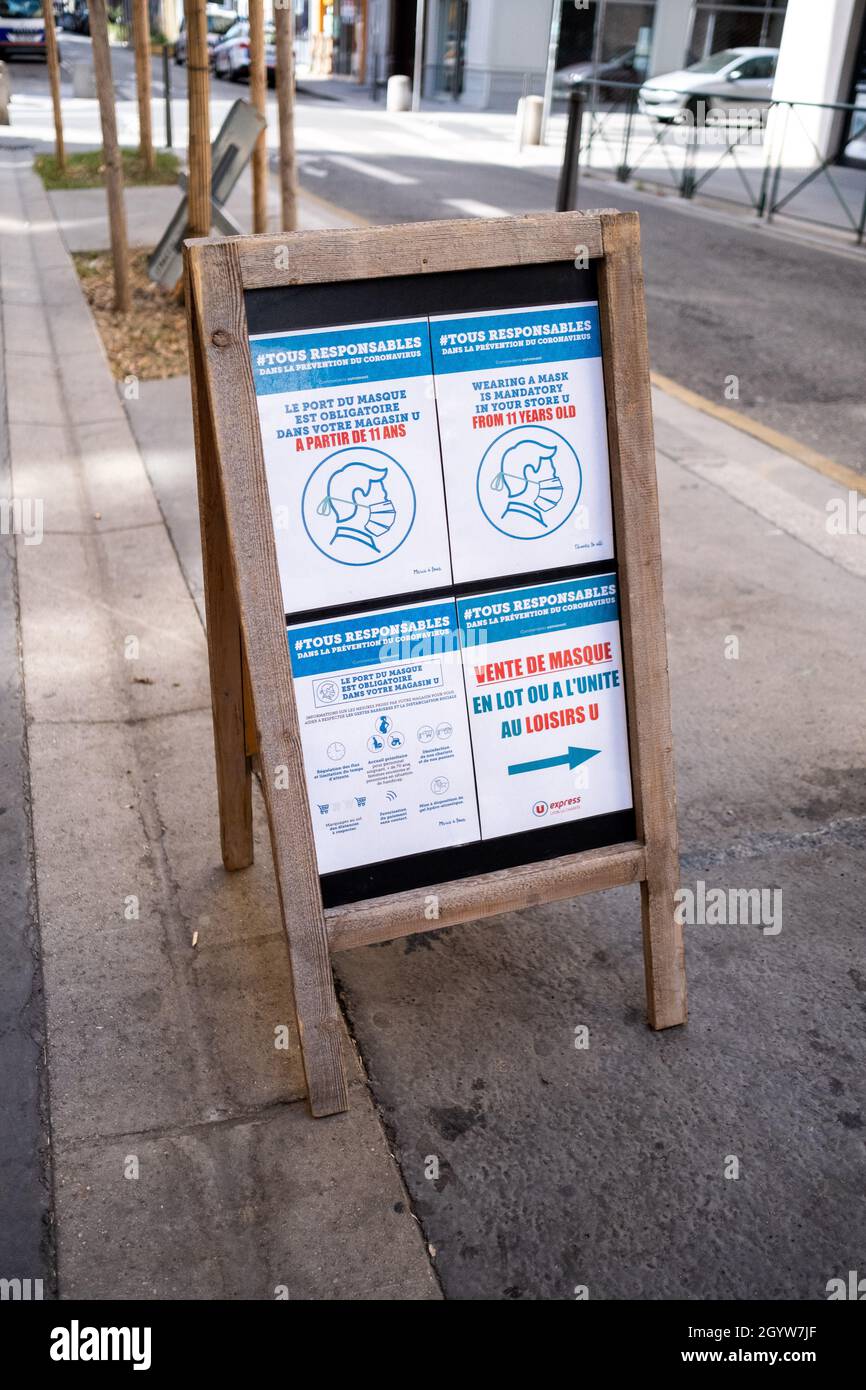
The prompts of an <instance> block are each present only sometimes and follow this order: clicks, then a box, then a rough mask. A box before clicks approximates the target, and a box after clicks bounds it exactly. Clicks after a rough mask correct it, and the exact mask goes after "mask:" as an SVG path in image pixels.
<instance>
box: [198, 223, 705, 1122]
mask: <svg viewBox="0 0 866 1390" xmlns="http://www.w3.org/2000/svg"><path fill="white" fill-rule="evenodd" d="M280 248H283V249H282V251H280ZM581 250H583V251H584V253H585V255H586V256H587V257H588V258H589V259H590V260H593V261H595V262H597V273H598V300H599V314H600V324H601V341H602V363H603V371H604V385H605V395H606V402H607V425H608V443H609V454H610V468H611V489H612V497H613V512H614V529H615V539H616V550H617V570H618V575H619V589H620V601H621V628H622V646H623V664H624V672H625V692H626V708H627V718H628V731H629V742H630V757H631V775H632V785H633V791H634V807H635V823H636V838H635V840H633V841H629V842H628V843H625V844H618V845H613V846H608V847H606V848H603V849H594V850H584V851H581V852H577V853H573V854H566V855H563V856H561V857H559V858H556V859H548V860H545V861H543V862H540V863H530V864H526V865H523V866H520V867H517V868H508V869H502V870H496V871H494V872H490V873H483V874H477V875H475V876H473V877H469V878H461V879H457V880H455V881H453V882H449V883H441V884H436V885H431V888H430V890H429V891H431V892H435V893H436V895H437V897H438V906H439V916H438V918H437V919H436V921H435V924H432V923H431V922H430V921H429V920H428V919H427V918H426V917H425V915H424V904H425V896H426V895H425V892H418V891H412V892H399V893H392V894H389V895H387V896H384V897H378V898H374V899H368V900H365V901H362V902H359V903H353V904H347V905H344V906H340V907H332V908H328V909H324V908H323V905H322V894H321V889H320V883H319V876H318V870H317V862H316V851H315V844H314V838H313V830H312V824H311V820H310V814H309V807H308V803H307V796H306V792H305V779H304V769H303V758H302V751H301V738H300V733H299V726H298V718H297V711H296V706H295V697H294V688H293V676H292V669H291V660H290V654H289V648H288V642H287V640H286V622H285V613H284V606H283V599H282V593H281V587H280V580H279V575H278V570H277V560H276V551H275V544H274V533H273V524H272V519H271V511H270V505H269V500H268V488H267V482H266V474H265V465H264V458H263V451H262V441H261V432H260V428H259V419H258V410H257V404H256V396H255V390H254V385H253V375H252V365H251V359H250V350H249V343H248V337H247V319H246V310H245V305H244V293H245V291H246V290H248V289H260V288H268V287H277V286H284V285H298V284H322V283H326V282H329V283H339V282H347V281H357V280H366V279H372V278H379V277H386V276H398V275H399V276H406V275H415V276H423V275H429V274H431V273H435V272H437V271H454V270H476V269H482V268H485V269H486V268H491V267H507V266H516V265H533V264H535V265H540V264H546V263H550V262H555V261H560V262H567V261H572V262H573V261H574V260H575V257H576V255H578V254H579V253H580V251H581ZM286 252H288V254H286ZM286 262H287V263H288V264H287V268H286V269H281V268H279V267H280V266H282V265H284V264H286ZM184 277H185V288H186V304H187V315H188V325H189V349H190V370H191V376H192V397H193V414H194V422H195V446H196V460H197V475H198V488H199V502H200V514H201V533H202V551H203V557H204V583H205V601H206V610H207V628H208V652H209V660H210V677H211V692H212V702H213V724H214V741H215V748H216V768H217V784H218V789H219V811H220V833H221V841H222V857H223V863H224V865H225V867H226V869H230V870H237V869H243V868H246V867H247V866H248V865H250V864H251V863H252V860H253V831H252V771H253V768H254V767H255V766H258V767H259V768H260V769H261V772H262V776H261V785H262V791H263V794H264V801H265V806H266V810H267V817H268V824H269V827H270V837H271V846H272V850H273V859H274V868H275V872H276V878H277V888H278V892H279V899H280V909H281V912H282V918H283V923H284V926H285V930H286V935H287V938H288V945H289V955H290V960H291V969H292V978H293V985H294V994H295V1008H296V1012H297V1019H298V1027H299V1032H300V1039H301V1048H302V1052H303V1061H304V1069H305V1074H306V1080H307V1090H308V1096H309V1101H310V1107H311V1110H312V1112H313V1114H314V1115H331V1114H335V1113H338V1112H340V1111H343V1110H346V1109H347V1108H348V1096H347V1087H346V1076H345V1070H344V1065H343V1057H342V1052H341V1037H342V1023H341V1019H340V1014H339V1009H338V1005H337V1000H336V995H335V992H334V985H333V977H332V974H331V965H330V954H331V952H332V951H340V950H346V949H349V948H351V947H354V946H364V945H368V944H370V943H372V942H378V941H387V940H390V939H392V938H395V937H402V936H408V935H411V934H412V933H415V932H423V931H429V930H430V929H431V926H432V925H435V926H436V928H441V927H446V926H451V925H454V924H456V923H460V922H467V921H472V920H475V919H477V918H481V917H488V916H492V915H494V914H497V913H503V912H513V911H517V910H520V909H522V908H526V907H530V906H535V905H537V904H539V903H545V902H552V901H555V900H558V899H563V898H570V897H574V896H576V895H577V894H580V893H590V892H596V891H598V890H600V889H604V888H614V887H618V886H620V885H623V884H627V883H639V884H640V889H641V920H642V929H643V948H644V962H645V974H646V995H647V1011H648V1019H649V1023H650V1025H651V1027H653V1028H656V1029H660V1028H668V1027H671V1026H673V1025H676V1024H680V1023H684V1022H685V1019H686V982H685V964H684V950H683V935H682V927H681V926H680V925H679V924H678V923H677V922H676V920H675V915H674V892H675V889H676V887H677V883H678V876H679V861H678V848H677V825H676V803H675V792H674V774H673V750H672V742H671V723H670V703H669V691H668V662H667V644H666V639H665V623H664V607H663V595H662V572H661V553H660V540H659V523H658V496H657V489H656V469H655V452H654V443H653V428H652V413H651V401H650V378H649V354H648V349H647V334H646V311H645V305H644V289H643V272H642V266H641V254H640V233H639V225H638V217H637V214H635V213H617V212H608V211H603V212H589V213H545V214H538V215H535V214H533V215H528V216H525V217H520V218H513V219H512V218H509V219H502V220H500V219H496V220H471V221H454V222H429V223H413V224H406V225H399V226H388V227H375V228H370V229H366V228H365V229H357V230H356V229H351V230H347V231H317V232H296V233H291V234H288V233H285V234H277V235H271V236H256V237H229V238H208V239H202V240H192V241H187V242H186V243H185V247H184ZM286 328H287V329H290V328H291V325H290V324H287V325H286ZM277 769H287V776H284V778H283V779H282V780H283V781H287V782H288V784H289V786H290V788H294V789H295V791H294V793H293V792H292V791H291V790H289V791H282V790H280V789H278V787H277V786H276V785H275V772H276V770H277ZM298 793H300V794H298Z"/></svg>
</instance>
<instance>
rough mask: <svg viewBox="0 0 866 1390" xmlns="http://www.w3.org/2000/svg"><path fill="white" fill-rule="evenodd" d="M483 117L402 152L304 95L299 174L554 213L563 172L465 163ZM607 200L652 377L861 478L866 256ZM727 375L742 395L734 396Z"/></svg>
mask: <svg viewBox="0 0 866 1390" xmlns="http://www.w3.org/2000/svg"><path fill="white" fill-rule="evenodd" d="M88 48H89V40H87V39H85V38H82V37H80V36H72V35H67V34H62V35H61V57H62V61H63V63H64V65H65V69H66V71H67V73H68V72H69V71H71V64H72V63H73V62H75V61H79V60H80V59H82V58H84V57H86V56H87V49H88ZM112 62H113V65H114V72H115V81H116V88H117V94H118V97H121V98H127V99H131V98H133V97H134V95H135V76H134V60H133V54H132V52H131V51H130V50H124V49H119V48H116V49H113V50H112ZM12 79H13V87H14V90H16V91H19V90H20V91H22V92H27V91H33V92H37V91H39V92H44V91H45V90H46V86H47V84H46V75H45V68H44V67H43V66H41V65H34V64H25V63H22V62H16V63H15V64H14V65H13V67H12ZM153 79H154V88H153V90H154V96H155V97H157V98H158V97H160V96H162V94H163V85H162V67H161V61H160V60H154V65H153ZM171 84H172V88H173V91H174V94H175V95H176V96H181V95H183V94H184V93H185V91H186V68H185V67H177V66H175V65H174V64H172V67H171ZM212 90H213V93H214V95H215V96H219V97H223V98H233V97H236V96H238V95H239V94H242V93H244V92H245V91H246V88H245V87H244V86H243V85H240V86H238V85H235V84H232V83H228V82H222V81H214V82H213V87H212ZM269 100H270V101H271V102H273V101H274V98H273V95H271V96H270V98H269ZM353 103H357V104H356V105H355V104H353ZM356 110H357V113H358V120H362V121H363V122H364V130H365V132H366V134H367V135H368V136H369V146H370V148H369V155H367V154H365V155H364V157H363V159H358V158H354V159H353V158H349V159H348V160H347V159H346V156H345V151H344V143H345V139H344V137H345V135H346V132H347V130H352V129H353V115H354V114H355V112H356ZM362 113H363V114H362ZM456 121H459V122H460V127H459V129H460V133H461V136H462V137H465V138H463V139H462V140H461V139H460V138H457V137H456V134H455V133H456V130H457V125H456ZM485 121H486V118H485V116H484V115H483V113H482V114H479V115H478V116H477V118H473V117H472V116H467V115H465V114H463V113H461V114H460V116H459V117H457V118H455V117H454V116H453V114H452V113H451V112H450V111H449V110H448V109H447V108H446V109H444V110H443V113H442V116H441V118H440V117H439V116H438V114H437V122H438V123H439V124H440V125H441V127H442V129H443V130H446V131H450V132H452V140H451V145H452V146H453V149H454V151H455V157H454V158H453V159H451V158H449V157H447V152H443V150H442V149H441V148H440V149H437V150H435V151H434V150H431V153H430V154H429V155H427V154H426V153H425V152H424V150H423V142H422V141H419V139H418V138H417V137H415V138H414V139H413V138H411V137H409V138H407V142H406V152H401V150H400V148H399V139H400V137H399V134H397V133H396V130H395V125H394V123H393V121H389V119H388V117H387V116H386V115H385V113H384V111H383V110H382V108H381V107H379V108H375V107H371V106H370V104H369V103H366V102H362V100H361V99H359V98H357V97H354V96H353V97H352V101H351V102H350V101H346V102H344V101H323V100H319V99H316V98H311V97H309V96H307V95H305V94H304V93H303V91H302V92H301V93H300V94H299V100H298V127H299V138H298V150H299V173H300V181H301V184H302V186H303V187H304V188H306V189H308V190H309V191H310V192H311V193H314V194H316V195H318V196H320V197H324V198H326V199H328V200H330V201H332V202H334V203H336V204H338V205H339V206H341V207H344V208H347V209H349V210H350V211H352V212H354V213H357V214H360V215H361V216H363V217H365V218H368V219H369V220H370V221H372V222H376V223H387V222H404V221H408V222H411V221H419V220H421V221H423V220H426V219H429V218H439V217H455V216H461V215H464V216H465V215H466V214H467V212H470V211H478V212H481V211H483V209H484V208H485V206H490V207H493V208H496V209H498V210H500V211H502V212H504V213H520V212H528V211H535V210H542V209H544V210H547V209H550V208H552V207H553V204H554V198H555V179H556V175H555V170H553V169H547V170H532V169H527V168H520V167H515V166H512V167H509V165H508V164H507V163H504V164H503V163H490V162H478V161H475V160H471V162H470V159H469V158H467V157H466V152H465V150H464V149H462V148H461V145H464V146H465V145H466V144H467V142H471V141H472V140H473V138H476V137H479V136H480V137H482V138H484V137H487V136H489V130H488V127H487V126H486V124H485ZM419 146H420V147H421V152H420V153H419ZM443 153H445V157H443ZM506 158H507V156H506ZM611 204H613V205H615V206H617V207H619V208H622V209H636V210H637V211H638V212H639V213H640V215H641V223H642V228H643V239H644V259H645V267H646V284H647V301H648V311H649V326H650V347H651V353H652V361H653V366H654V367H655V369H656V370H657V371H659V372H662V373H663V374H664V375H665V376H668V377H671V378H672V379H673V380H674V381H677V382H679V383H681V384H682V385H684V386H688V387H690V388H691V389H692V390H694V391H698V392H699V393H700V394H701V395H704V396H706V397H708V398H710V399H711V400H714V401H717V402H719V403H720V404H725V405H728V406H733V407H734V408H736V409H739V410H741V411H743V412H744V413H745V414H746V415H748V416H750V417H752V418H753V419H755V420H759V421H762V422H763V423H764V424H767V425H770V426H772V427H773V428H775V429H778V430H782V431H784V432H785V433H787V434H789V435H792V436H794V438H796V439H798V440H800V441H801V442H802V443H804V444H808V445H811V446H812V447H813V448H815V449H817V450H818V451H819V452H821V453H823V454H826V455H828V456H830V457H831V458H833V459H836V460H837V461H839V462H842V463H846V464H848V465H849V466H850V467H853V468H855V469H858V470H860V471H861V472H863V471H866V392H864V380H866V346H864V345H866V253H863V254H860V253H856V252H845V251H839V250H836V249H830V248H828V249H826V250H825V249H823V248H822V247H821V246H816V245H814V244H812V243H806V242H803V241H799V240H795V239H793V238H791V237H788V236H785V235H782V234H774V233H772V232H768V231H767V230H766V229H765V228H763V227H762V226H759V225H758V224H757V223H756V221H755V220H753V219H744V220H743V221H742V222H741V221H740V220H739V219H732V218H730V217H725V218H720V217H713V216H712V215H709V214H706V213H701V212H700V211H697V210H694V209H691V208H689V207H687V206H685V205H684V204H683V203H682V202H681V201H680V200H678V199H670V198H659V197H656V196H651V195H645V196H644V195H633V196H630V195H629V193H627V192H625V191H623V190H620V189H619V188H616V190H615V191H613V192H612V191H611V189H610V186H609V185H606V184H601V183H597V182H593V181H591V180H589V179H586V180H584V183H583V187H582V190H581V197H580V205H581V207H598V206H610V205H611ZM731 377H735V378H736V379H737V380H736V383H735V386H734V388H733V389H735V390H737V391H738V393H739V397H738V399H737V398H733V399H732V398H731V397H730V395H726V394H725V392H726V387H728V389H729V390H731V389H732V388H731V387H730V385H729V382H730V378H731Z"/></svg>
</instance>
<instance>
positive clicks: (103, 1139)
mask: <svg viewBox="0 0 866 1390" xmlns="http://www.w3.org/2000/svg"><path fill="white" fill-rule="evenodd" d="M30 163H31V154H30V153H29V152H22V153H20V154H17V155H9V154H7V155H6V156H5V157H4V158H3V161H2V165H0V182H2V188H0V200H2V205H3V208H4V212H5V217H4V223H3V228H2V233H0V275H2V299H3V327H4V334H5V362H4V366H5V374H6V380H7V383H8V412H9V431H10V444H11V471H12V479H13V486H14V495H15V497H16V498H19V499H27V498H41V499H44V506H45V533H44V539H43V541H42V543H41V544H34V545H25V544H24V543H23V540H22V538H21V537H19V538H18V543H17V568H18V576H19V585H20V610H21V642H22V649H23V661H24V677H25V686H26V696H27V705H26V710H27V721H28V733H29V752H30V775H31V785H32V812H33V831H34V837H35V848H36V876H37V886H38V899H39V928H40V936H41V950H42V960H43V963H44V972H45V986H46V1004H47V1020H48V1067H49V1074H50V1086H51V1145H52V1154H53V1167H54V1188H55V1212H54V1217H55V1228H56V1241H57V1277H58V1287H59V1292H60V1295H61V1297H67V1298H70V1297H83V1298H89V1299H90V1298H133V1297H149V1298H157V1297H162V1298H208V1299H213V1298H274V1297H279V1296H288V1297H290V1298H293V1299H298V1298H349V1299H356V1298H361V1299H366V1298H394V1297H399V1298H420V1299H427V1298H436V1297H438V1286H437V1283H436V1279H435V1277H434V1275H433V1273H432V1271H431V1265H430V1260H429V1257H428V1254H427V1251H426V1249H425V1246H424V1242H423V1239H422V1235H421V1232H420V1229H419V1226H418V1223H417V1221H416V1220H415V1219H414V1217H413V1216H412V1214H411V1212H410V1209H409V1203H408V1200H407V1197H406V1192H405V1190H404V1188H403V1184H402V1181H401V1178H400V1174H399V1171H398V1169H397V1166H396V1164H395V1162H394V1159H393V1158H392V1156H391V1154H390V1153H389V1149H388V1143H387V1141H386V1138H385V1135H384V1133H383V1130H382V1127H381V1124H380V1122H379V1120H378V1118H377V1115H376V1112H375V1108H374V1105H373V1101H372V1098H371V1096H370V1094H369V1092H368V1089H367V1086H366V1083H365V1079H364V1075H363V1072H362V1070H361V1067H360V1065H359V1062H358V1059H357V1057H356V1054H355V1051H354V1048H353V1046H352V1044H351V1042H350V1040H349V1038H348V1036H346V1037H345V1038H344V1045H345V1049H346V1057H347V1064H348V1066H349V1070H350V1076H351V1083H350V1084H351V1112H350V1113H349V1114H348V1115H346V1116H342V1117H339V1118H336V1119H334V1120H328V1121H322V1122H319V1123H313V1122H312V1121H311V1120H310V1118H309V1114H308V1111H307V1107H306V1104H305V1102H304V1101H303V1100H302V1099H301V1097H302V1095H303V1078H302V1074H301V1067H300V1057H299V1050H298V1040H297V1037H296V1035H295V1031H294V1026H293V1023H292V1018H293V1012H292V1004H291V984H290V978H289V970H288V959H287V952H286V946H285V940H284V937H283V933H282V928H281V925H280V921H279V913H278V908H277V900H276V892H275V885H274V879H273V873H272V871H271V866H270V850H269V847H268V838H267V833H266V830H265V826H264V822H263V819H262V816H261V810H260V808H257V823H256V842H257V843H256V853H257V863H256V867H255V868H254V869H252V870H250V871H249V872H248V873H245V874H241V875H236V876H228V875H226V874H225V873H224V872H223V871H222V869H221V867H220V865H219V855H218V843H219V841H218V828H217V816H216V792H215V785H214V773H213V748H212V738H211V725H210V699H209V691H208V679H207V662H206V652H205V642H204V633H203V630H202V625H201V623H200V621H199V617H198V614H197V613H196V609H195V606H194V604H193V602H192V600H191V598H190V595H189V592H188V589H187V587H186V586H185V584H184V582H183V578H182V575H181V572H180V569H179V567H178V563H177V559H176V556H175V553H174V550H173V548H172V544H171V541H170V539H169V536H168V534H167V532H166V529H165V526H164V524H163V520H162V516H161V514H160V511H159V507H158V505H157V502H156V499H155V497H154V494H153V490H152V488H151V486H150V483H149V481H148V478H147V475H146V473H145V471H144V469H143V467H142V464H141V459H140V456H139V453H138V450H137V449H136V446H135V443H134V440H133V438H132V436H131V433H130V430H129V426H128V424H127V421H126V417H125V415H124V413H123V409H122V407H121V404H120V402H119V400H118V396H117V394H116V391H115V388H114V384H113V382H112V380H111V377H110V375H109V372H108V368H107V364H106V361H105V358H104V355H103V352H102V348H101V345H100V343H99V340H98V338H97V335H96V331H95V329H94V326H93V323H92V321H91V318H90V315H89V311H88V309H87V306H86V304H85V302H84V299H83V296H82V294H81V290H80V287H79V284H78V281H77V277H76V275H75V271H74V269H73V267H72V265H71V262H70V260H69V257H68V255H67V252H66V250H65V248H64V246H63V242H62V240H61V236H60V233H59V230H58V227H57V225H56V223H55V221H54V218H53V216H52V215H51V209H50V207H49V204H48V200H47V198H46V196H45V194H44V191H43V190H42V187H41V184H40V183H39V181H38V180H37V179H36V177H35V176H34V175H33V174H32V172H31V170H30ZM73 344H74V350H73V351H70V345H73ZM283 1025H285V1026H286V1027H287V1029H288V1034H287V1037H288V1043H287V1046H286V1047H284V1048H283V1047H280V1046H278V1043H279V1041H280V1033H281V1030H282V1027H283ZM13 1158H14V1155H13ZM7 1173H8V1165H7V1167H6V1168H5V1169H4V1178H5V1177H6V1175H7ZM6 1254H8V1252H4V1255H6ZM2 1272H3V1273H4V1275H7V1274H8V1275H10V1276H11V1275H16V1276H19V1277H27V1276H30V1275H31V1273H32V1271H30V1270H27V1269H20V1270H12V1269H7V1267H6V1264H5V1262H4V1268H3V1271H2ZM283 1291H285V1294H284V1293H283Z"/></svg>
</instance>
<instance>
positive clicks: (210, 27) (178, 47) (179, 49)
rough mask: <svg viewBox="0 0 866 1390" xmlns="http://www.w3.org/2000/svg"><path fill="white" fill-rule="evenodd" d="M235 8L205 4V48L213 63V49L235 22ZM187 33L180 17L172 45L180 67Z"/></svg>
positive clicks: (183, 21) (184, 23)
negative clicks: (177, 30)
mask: <svg viewBox="0 0 866 1390" xmlns="http://www.w3.org/2000/svg"><path fill="white" fill-rule="evenodd" d="M237 19H238V12H237V10H230V9H228V8H227V7H225V6H223V5H205V21H206V23H207V49H208V58H209V59H210V62H211V65H213V51H214V49H215V48H216V46H217V44H218V43H219V41H220V39H221V38H222V37H223V35H224V34H226V33H228V31H229V29H231V27H232V25H233V24H236V23H237ZM186 50H187V35H186V21H185V20H184V19H181V21H180V32H179V34H178V36H177V41H176V43H175V45H174V61H175V62H176V63H177V65H178V67H182V66H183V64H184V63H185V62H186Z"/></svg>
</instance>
